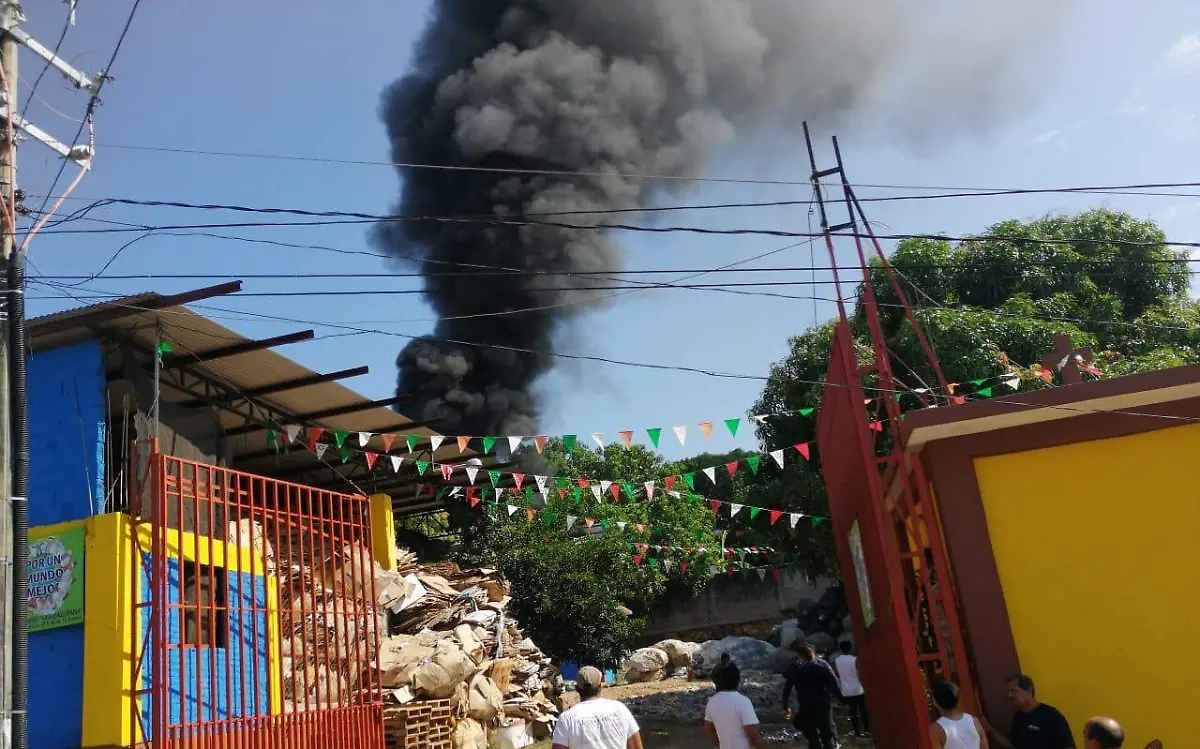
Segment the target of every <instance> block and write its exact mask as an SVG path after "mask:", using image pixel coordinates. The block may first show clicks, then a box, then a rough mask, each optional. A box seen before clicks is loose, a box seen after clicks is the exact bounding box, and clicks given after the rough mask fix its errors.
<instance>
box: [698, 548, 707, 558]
mask: <svg viewBox="0 0 1200 749" xmlns="http://www.w3.org/2000/svg"><path fill="white" fill-rule="evenodd" d="M696 553H698V554H700V555H701V556H703V555H704V554H707V553H708V549H706V548H704V547H703V546H701V547H700V548H699V549H696Z"/></svg>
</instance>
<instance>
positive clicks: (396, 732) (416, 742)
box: [383, 700, 454, 749]
mask: <svg viewBox="0 0 1200 749" xmlns="http://www.w3.org/2000/svg"><path fill="white" fill-rule="evenodd" d="M383 730H384V745H385V747H386V749H451V747H452V746H453V740H454V702H453V701H452V700H429V701H426V702H410V703H408V704H407V705H398V706H388V707H386V708H384V711H383Z"/></svg>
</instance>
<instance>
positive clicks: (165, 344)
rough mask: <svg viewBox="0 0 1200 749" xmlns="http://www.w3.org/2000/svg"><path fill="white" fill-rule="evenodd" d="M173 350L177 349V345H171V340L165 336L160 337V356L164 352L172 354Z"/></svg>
mask: <svg viewBox="0 0 1200 749" xmlns="http://www.w3.org/2000/svg"><path fill="white" fill-rule="evenodd" d="M173 351H175V347H174V346H172V345H171V342H170V341H168V340H167V339H165V338H160V339H159V340H158V355H159V356H162V355H163V354H170V353H172V352H173Z"/></svg>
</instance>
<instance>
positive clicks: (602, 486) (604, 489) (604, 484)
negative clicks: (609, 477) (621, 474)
mask: <svg viewBox="0 0 1200 749" xmlns="http://www.w3.org/2000/svg"><path fill="white" fill-rule="evenodd" d="M610 486H612V482H611V481H601V482H600V492H601V493H602V494H608V487H610Z"/></svg>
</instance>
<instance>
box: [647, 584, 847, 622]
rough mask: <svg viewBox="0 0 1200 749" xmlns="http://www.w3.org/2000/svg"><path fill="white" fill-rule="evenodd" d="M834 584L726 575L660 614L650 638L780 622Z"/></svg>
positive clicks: (654, 619)
mask: <svg viewBox="0 0 1200 749" xmlns="http://www.w3.org/2000/svg"><path fill="white" fill-rule="evenodd" d="M831 584H832V581H830V580H828V579H818V580H816V581H815V582H814V581H810V580H809V579H808V578H806V577H804V576H803V575H799V574H790V575H789V574H788V573H787V572H786V571H785V572H784V574H782V575H781V576H780V578H779V580H775V579H773V578H772V577H771V576H770V575H768V576H767V577H766V579H765V580H759V579H758V576H757V575H751V576H750V577H749V578H744V577H742V576H741V575H740V574H738V575H735V576H734V577H733V578H729V577H726V576H724V575H721V576H718V577H715V578H713V580H712V582H710V583H709V584H708V585H707V586H705V588H704V590H702V591H701V592H700V594H699V595H698V596H697V597H695V598H693V599H691V600H690V601H683V602H679V603H675V604H672V605H671V606H670V607H669V608H667V609H665V610H662V611H656V612H655V613H654V615H653V616H652V617H651V620H650V624H649V626H648V627H647V628H646V634H647V636H654V637H658V638H661V637H665V636H667V635H671V634H678V633H683V632H690V631H692V630H717V631H718V633H720V632H721V631H727V632H731V633H732V632H733V631H734V630H736V629H737V628H738V627H739V626H740V625H746V624H752V623H757V622H765V621H773V622H778V621H781V620H782V619H783V618H784V611H785V610H789V611H790V610H792V609H795V608H796V603H797V602H798V601H799V600H800V599H801V598H811V599H813V600H816V599H818V598H820V597H821V594H822V593H824V592H825V591H826V590H827V589H828V588H829V586H830V585H831Z"/></svg>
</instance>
